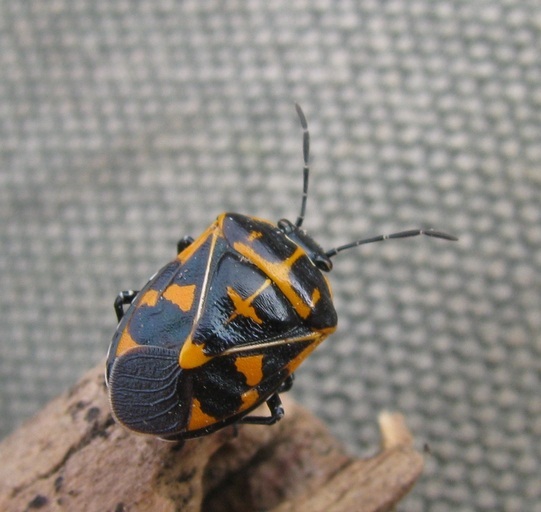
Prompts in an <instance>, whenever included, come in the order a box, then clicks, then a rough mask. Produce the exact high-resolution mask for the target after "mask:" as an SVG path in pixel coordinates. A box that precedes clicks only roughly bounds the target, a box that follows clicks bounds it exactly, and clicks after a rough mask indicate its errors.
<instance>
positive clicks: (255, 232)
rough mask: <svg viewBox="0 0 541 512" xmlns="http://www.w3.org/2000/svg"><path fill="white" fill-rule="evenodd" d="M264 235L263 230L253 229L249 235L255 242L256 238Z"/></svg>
mask: <svg viewBox="0 0 541 512" xmlns="http://www.w3.org/2000/svg"><path fill="white" fill-rule="evenodd" d="M262 236H263V233H261V231H252V232H251V233H250V234H249V235H248V241H249V242H253V241H254V240H257V239H258V238H261V237H262Z"/></svg>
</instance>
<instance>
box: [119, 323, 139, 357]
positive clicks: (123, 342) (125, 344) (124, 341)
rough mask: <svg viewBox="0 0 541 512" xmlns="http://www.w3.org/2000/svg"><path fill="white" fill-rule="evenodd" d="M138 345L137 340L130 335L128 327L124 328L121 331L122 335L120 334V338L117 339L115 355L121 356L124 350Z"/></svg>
mask: <svg viewBox="0 0 541 512" xmlns="http://www.w3.org/2000/svg"><path fill="white" fill-rule="evenodd" d="M138 346H139V345H138V344H137V342H136V341H135V340H134V339H133V338H132V337H131V335H130V333H129V332H128V329H127V328H126V329H124V331H123V332H122V335H121V336H120V340H118V345H117V347H116V356H117V357H118V356H121V355H122V354H124V352H127V351H128V350H130V349H131V348H133V347H138Z"/></svg>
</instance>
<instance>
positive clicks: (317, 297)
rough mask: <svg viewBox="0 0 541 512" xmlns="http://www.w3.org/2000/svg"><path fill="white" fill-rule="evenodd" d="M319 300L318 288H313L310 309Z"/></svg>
mask: <svg viewBox="0 0 541 512" xmlns="http://www.w3.org/2000/svg"><path fill="white" fill-rule="evenodd" d="M319 299H321V292H320V291H319V288H315V289H314V293H312V307H314V306H315V305H316V304H317V303H318V301H319Z"/></svg>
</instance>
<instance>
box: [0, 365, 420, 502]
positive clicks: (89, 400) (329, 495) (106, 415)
mask: <svg viewBox="0 0 541 512" xmlns="http://www.w3.org/2000/svg"><path fill="white" fill-rule="evenodd" d="M284 406H285V409H286V416H285V418H284V419H283V420H282V421H280V422H278V423H277V424H276V425H274V426H272V427H264V426H257V425H240V426H238V427H237V428H235V427H228V428H225V429H223V430H221V431H219V432H217V433H215V434H213V435H210V436H206V437H203V438H200V439H194V440H190V441H187V442H186V443H185V445H184V446H182V447H181V446H180V445H179V444H178V443H167V442H164V441H160V440H158V439H154V438H150V437H145V436H138V435H134V434H132V433H130V432H127V431H125V430H124V429H123V428H122V427H120V426H119V425H118V424H116V423H115V421H114V420H113V418H112V416H111V412H110V409H109V403H108V399H107V392H106V388H105V384H104V380H103V365H100V366H99V367H96V368H94V369H93V370H91V371H89V372H88V373H87V374H86V375H85V376H84V377H83V378H82V379H81V381H80V382H79V383H78V384H77V385H76V386H74V387H73V388H72V389H71V390H70V391H68V392H66V393H64V394H63V395H61V396H60V397H58V398H57V399H55V400H53V401H52V402H51V403H49V404H48V405H47V406H46V407H45V408H44V409H43V410H42V411H41V412H40V413H39V414H38V415H37V416H35V417H34V418H32V419H31V420H29V421H28V422H26V423H25V424H24V425H23V426H21V427H20V428H19V429H18V430H17V431H15V432H14V433H13V434H12V435H11V436H9V437H8V438H6V439H5V440H4V441H3V442H2V443H1V444H0V510H2V511H7V512H11V511H14V512H16V511H17V512H18V511H33V510H42V511H53V510H66V511H76V510H77V511H78V510H85V511H88V512H92V511H99V512H104V511H111V512H122V511H147V510H148V511H156V512H161V511H163V512H169V511H184V512H196V511H197V512H198V511H201V510H204V511H205V512H221V511H224V512H225V511H230V510H233V511H237V512H244V511H253V510H269V511H273V512H286V511H294V510H303V511H314V512H315V511H336V512H338V511H348V512H349V511H352V510H355V511H361V512H364V511H367V512H368V511H385V510H391V509H392V507H393V506H394V505H395V504H396V503H397V502H398V501H399V500H400V499H401V498H402V497H403V496H404V495H405V494H406V493H407V492H408V491H409V490H410V489H411V487H412V486H413V484H414V483H415V480H416V479H417V477H418V476H419V474H420V473H421V471H422V467H423V459H422V456H421V455H420V454H419V453H417V452H416V451H414V449H413V446H412V438H411V435H410V434H409V432H408V430H407V428H406V426H405V424H404V421H403V419H402V417H401V416H400V415H392V414H386V415H382V417H381V418H380V427H381V429H382V439H383V443H382V450H381V452H380V453H379V454H378V455H376V456H374V457H372V458H369V459H365V460H359V459H353V458H352V457H350V456H349V455H348V454H347V453H346V451H345V450H344V449H343V448H342V446H341V445H340V444H339V443H338V442H337V441H336V440H335V439H334V438H333V437H332V436H331V435H330V434H329V432H328V430H327V429H326V428H325V426H324V425H322V423H321V422H320V421H319V420H317V419H316V418H314V416H312V415H311V414H310V413H308V412H307V411H305V410H304V409H303V408H301V407H300V406H298V405H296V404H295V403H294V402H293V401H292V400H291V399H287V397H285V398H284Z"/></svg>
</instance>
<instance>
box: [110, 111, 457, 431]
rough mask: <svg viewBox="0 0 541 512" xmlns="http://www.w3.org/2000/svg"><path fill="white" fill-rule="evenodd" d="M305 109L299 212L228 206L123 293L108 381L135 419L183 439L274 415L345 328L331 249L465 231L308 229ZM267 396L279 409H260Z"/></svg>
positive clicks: (143, 427) (126, 417)
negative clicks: (331, 233)
mask: <svg viewBox="0 0 541 512" xmlns="http://www.w3.org/2000/svg"><path fill="white" fill-rule="evenodd" d="M296 109H297V113H298V116H299V118H300V122H301V125H302V128H303V132H304V138H303V157H304V167H303V178H304V179H303V194H302V203H301V209H300V214H299V216H298V218H297V220H296V222H295V223H292V222H289V221H288V220H280V221H279V222H278V223H277V224H273V223H271V222H268V221H266V220H262V219H258V218H254V217H249V216H246V215H241V214H238V213H222V214H221V215H219V216H218V218H217V219H216V221H215V222H214V223H212V224H211V225H210V226H209V227H208V228H207V229H206V230H205V231H204V232H203V234H202V235H201V236H199V238H197V239H196V240H193V239H192V238H190V237H186V238H183V239H182V240H181V241H180V242H179V243H178V247H177V249H178V251H177V252H178V255H177V257H176V258H175V259H174V260H173V261H172V262H171V263H168V264H167V265H166V266H165V267H163V268H162V269H161V270H160V271H159V272H157V273H156V274H155V275H154V276H153V277H152V278H151V279H150V280H149V281H148V283H147V284H146V285H145V286H144V287H143V288H142V289H141V291H125V292H121V293H120V294H119V295H118V297H117V299H116V301H115V311H116V314H117V317H118V320H119V324H118V327H117V330H116V333H115V335H114V336H113V340H112V342H111V346H110V348H109V355H108V359H107V368H106V382H107V385H108V387H109V396H110V400H111V406H112V410H113V413H114V416H115V417H116V419H117V420H118V421H119V422H120V423H121V424H122V425H124V426H125V427H126V428H128V429H130V430H132V431H135V432H139V433H143V434H152V435H156V436H159V437H161V438H164V439H169V440H181V439H187V438H191V437H197V436H202V435H206V434H209V433H211V432H214V431H216V430H218V429H220V428H222V427H224V426H226V425H230V424H233V423H252V424H264V425H270V424H273V423H275V422H276V421H278V420H279V419H280V418H282V416H283V415H284V410H283V407H282V403H281V400H280V393H282V392H284V391H287V390H288V389H289V388H291V386H292V383H293V372H294V371H295V370H296V369H297V367H298V366H299V365H300V364H301V363H302V361H304V359H305V358H306V357H307V356H308V355H309V354H310V353H311V352H312V351H313V350H314V349H315V348H316V347H317V346H318V345H319V344H320V343H321V342H322V341H323V340H324V339H325V338H326V337H327V336H328V335H329V334H331V333H332V332H333V331H334V330H335V329H336V323H337V316H336V311H335V309H334V305H333V301H332V296H331V290H330V286H329V282H328V280H327V278H326V276H325V274H324V273H325V272H329V271H330V270H331V269H332V261H331V258H332V257H334V256H335V255H336V254H338V253H339V252H341V251H344V250H346V249H349V248H351V247H355V246H358V245H362V244H367V243H372V242H378V241H381V240H386V239H390V238H405V237H412V236H416V235H428V236H431V237H435V238H443V239H446V240H456V238H455V237H453V236H451V235H448V234H446V233H442V232H440V231H435V230H432V229H430V230H426V231H425V230H421V229H415V230H410V231H402V232H399V233H394V234H391V235H381V236H377V237H374V238H367V239H362V240H357V241H355V242H352V243H349V244H346V245H342V246H340V247H337V248H334V249H331V250H328V251H325V250H323V249H322V248H321V247H320V246H319V245H318V244H317V243H316V242H315V241H314V240H313V239H312V238H311V237H310V236H309V235H308V234H307V233H306V232H305V231H304V230H303V229H301V226H302V223H303V220H304V214H305V210H306V199H307V197H308V177H309V167H308V158H309V144H310V137H309V132H308V127H307V123H306V118H305V116H304V114H303V112H302V110H301V108H300V107H299V106H298V105H296ZM128 304H129V308H128V309H127V310H126V311H125V306H127V305H128ZM263 403H266V404H267V406H268V408H269V411H270V414H269V415H263V416H260V415H252V414H250V413H251V412H252V411H253V409H255V408H256V407H257V406H259V405H260V404H263Z"/></svg>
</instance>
